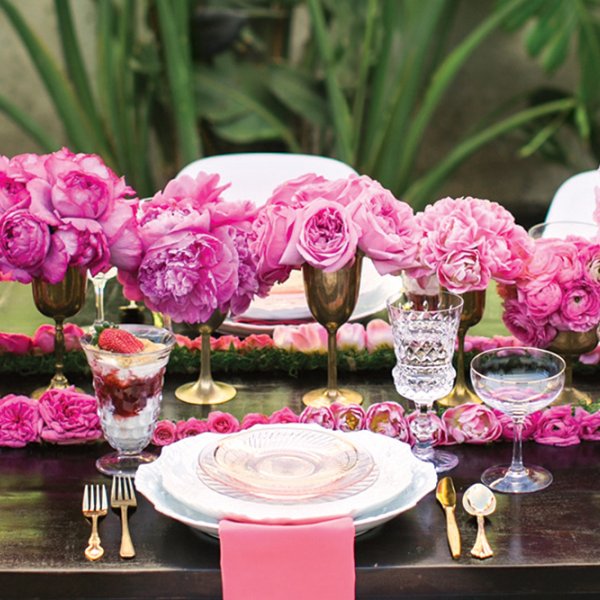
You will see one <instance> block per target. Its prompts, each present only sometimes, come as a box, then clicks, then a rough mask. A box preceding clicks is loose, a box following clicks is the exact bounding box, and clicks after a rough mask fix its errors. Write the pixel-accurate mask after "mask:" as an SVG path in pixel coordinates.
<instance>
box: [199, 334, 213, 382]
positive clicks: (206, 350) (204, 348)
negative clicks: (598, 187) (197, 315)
mask: <svg viewBox="0 0 600 600" xmlns="http://www.w3.org/2000/svg"><path fill="white" fill-rule="evenodd" d="M210 334H211V329H210V327H208V326H207V325H202V326H201V327H200V335H201V336H202V337H201V351H200V379H199V380H198V382H199V383H200V387H201V388H202V390H204V391H206V392H208V391H209V390H210V389H211V388H212V386H213V379H212V374H211V372H210Z"/></svg>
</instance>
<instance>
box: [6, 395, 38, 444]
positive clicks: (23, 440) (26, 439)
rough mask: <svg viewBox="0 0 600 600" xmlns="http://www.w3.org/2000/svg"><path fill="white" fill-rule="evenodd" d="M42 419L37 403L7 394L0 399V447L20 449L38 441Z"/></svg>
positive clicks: (24, 397)
mask: <svg viewBox="0 0 600 600" xmlns="http://www.w3.org/2000/svg"><path fill="white" fill-rule="evenodd" d="M41 430H42V419H41V417H40V413H39V410H38V403H37V402H36V401H35V400H31V399H30V398H27V397H26V396H16V395H14V394H9V395H8V396H4V398H2V399H0V446H8V447H10V448H22V447H23V446H26V445H27V444H29V443H30V442H37V441H39V437H40V431H41Z"/></svg>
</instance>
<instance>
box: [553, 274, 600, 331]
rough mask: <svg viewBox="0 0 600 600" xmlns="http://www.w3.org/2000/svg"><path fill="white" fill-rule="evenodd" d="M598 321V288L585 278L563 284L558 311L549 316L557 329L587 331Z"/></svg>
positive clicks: (599, 311) (599, 313)
mask: <svg viewBox="0 0 600 600" xmlns="http://www.w3.org/2000/svg"><path fill="white" fill-rule="evenodd" d="M599 321H600V288H599V287H598V285H595V284H590V283H589V282H587V281H586V280H585V279H582V280H579V281H575V282H573V283H570V284H564V294H563V298H562V304H561V306H560V311H559V312H558V313H555V314H554V315H552V316H551V317H550V323H551V324H552V325H554V326H555V327H556V328H558V329H563V330H570V331H589V330H590V329H592V328H594V327H596V326H597V325H598V322H599Z"/></svg>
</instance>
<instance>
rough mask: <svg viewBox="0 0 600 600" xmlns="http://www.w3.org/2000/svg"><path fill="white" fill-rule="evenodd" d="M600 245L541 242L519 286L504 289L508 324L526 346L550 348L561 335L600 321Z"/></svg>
mask: <svg viewBox="0 0 600 600" xmlns="http://www.w3.org/2000/svg"><path fill="white" fill-rule="evenodd" d="M599 265H600V244H597V243H593V242H589V241H587V240H585V239H583V238H580V237H575V236H571V237H568V238H567V239H565V240H561V239H554V238H540V239H537V240H535V246H534V252H533V254H532V256H531V258H530V260H529V261H528V262H527V264H526V266H525V269H524V270H523V272H522V273H521V275H520V276H519V277H518V278H517V279H516V281H515V282H514V284H513V285H510V286H500V287H499V292H500V295H501V296H502V297H503V300H504V313H503V317H502V318H503V321H504V323H505V324H506V326H507V328H508V329H509V330H510V332H511V333H513V334H514V335H515V336H516V337H517V338H519V339H520V340H521V341H522V342H523V343H525V344H528V345H532V346H539V347H545V346H548V345H549V344H550V343H551V342H552V340H553V339H554V338H555V337H556V335H557V334H558V332H559V331H578V332H584V331H588V330H590V329H593V328H594V327H596V326H597V325H598V323H599V322H600V273H599Z"/></svg>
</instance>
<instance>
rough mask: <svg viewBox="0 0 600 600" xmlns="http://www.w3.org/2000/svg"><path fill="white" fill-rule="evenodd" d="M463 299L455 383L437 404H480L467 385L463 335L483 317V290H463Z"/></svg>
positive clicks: (477, 397)
mask: <svg viewBox="0 0 600 600" xmlns="http://www.w3.org/2000/svg"><path fill="white" fill-rule="evenodd" d="M460 296H461V298H462V299H463V302H464V304H463V312H462V314H461V317H460V325H459V327H458V336H457V340H458V352H457V353H456V383H455V384H454V388H453V389H452V391H451V392H450V393H449V394H448V395H447V396H446V397H445V398H442V399H441V400H439V401H438V404H442V405H443V406H459V405H461V404H466V403H467V402H472V403H475V404H481V400H480V398H479V396H477V394H475V393H474V392H472V391H471V390H470V389H469V388H468V386H467V378H466V370H465V337H466V335H467V331H468V330H469V328H470V327H473V326H474V325H477V323H479V321H481V318H482V317H483V311H484V310H485V290H476V291H472V292H463V293H462V294H460Z"/></svg>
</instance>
